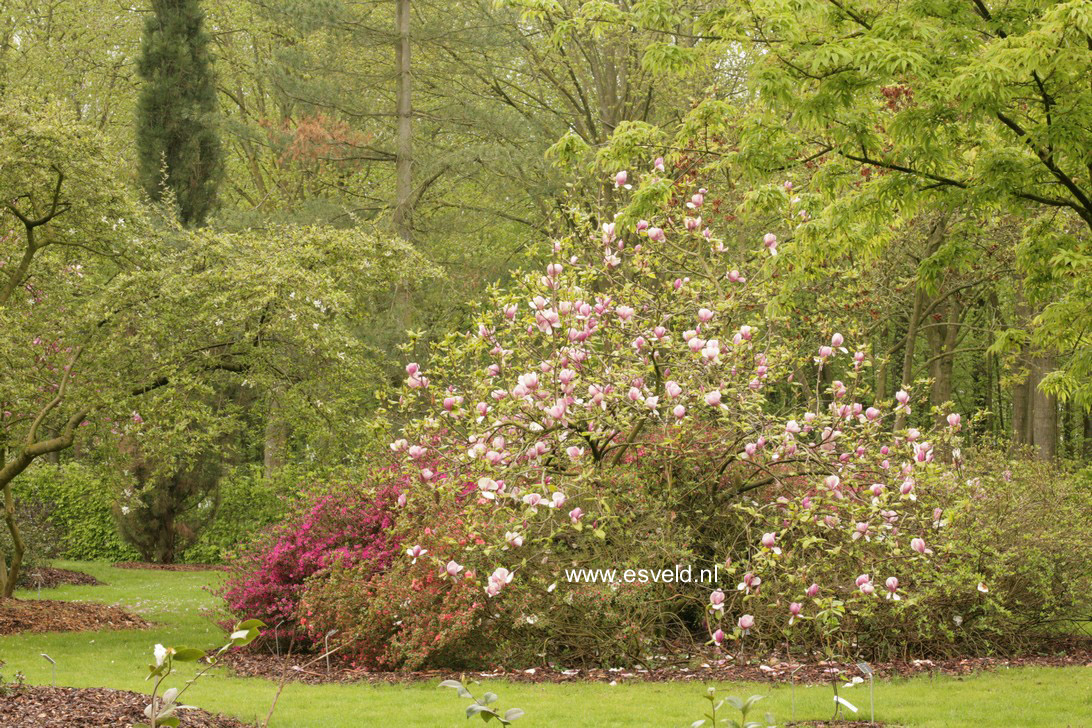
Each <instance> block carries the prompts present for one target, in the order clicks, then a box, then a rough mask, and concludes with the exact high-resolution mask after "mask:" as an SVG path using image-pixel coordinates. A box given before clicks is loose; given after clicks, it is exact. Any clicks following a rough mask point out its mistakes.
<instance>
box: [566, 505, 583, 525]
mask: <svg viewBox="0 0 1092 728" xmlns="http://www.w3.org/2000/svg"><path fill="white" fill-rule="evenodd" d="M583 517H584V509H583V508H581V507H580V506H577V507H576V508H573V509H572V510H571V511H569V520H570V521H572V522H573V523H580V519H581V518H583Z"/></svg>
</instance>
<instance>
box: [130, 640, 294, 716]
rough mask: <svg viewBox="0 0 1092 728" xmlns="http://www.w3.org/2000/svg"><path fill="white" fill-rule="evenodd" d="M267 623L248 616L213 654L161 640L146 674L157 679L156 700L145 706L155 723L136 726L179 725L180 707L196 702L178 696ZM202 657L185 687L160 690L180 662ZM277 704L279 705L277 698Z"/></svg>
mask: <svg viewBox="0 0 1092 728" xmlns="http://www.w3.org/2000/svg"><path fill="white" fill-rule="evenodd" d="M265 626H266V625H265V623H264V622H262V621H261V620H259V619H248V620H245V621H243V622H239V623H238V624H236V625H235V627H234V628H233V629H232V630H231V632H230V633H229V635H228V639H227V642H226V643H225V644H224V645H223V646H221V647H220V648H219V649H218V650H216V651H215V652H212V653H211V654H210V653H206V652H205V651H204V650H200V649H197V648H196V647H164V646H163V645H160V644H157V645H156V646H155V649H153V650H152V654H153V656H154V657H155V664H154V665H148V676H147V677H146V678H144V679H145V680H153V679H154V680H155V686H154V687H153V688H152V695H151V698H152V700H151V702H150V703H149V704H148V705H147V706H146V707H145V708H144V715H145V717H146V718H148V720H150V721H151V724H150V725H149V724H147V723H137V724H136V726H134V728H162V727H164V726H165V727H167V728H177V726H178V725H180V724H181V720H180V719H179V717H178V711H179V710H184V709H186V708H192V707H194V706H192V705H181V704H179V702H178V699H179V698H180V697H182V695H183V694H184V693H185V692H186V691H187V690H189V689H190V688H191V687H192V686H193V684H194V683H195V682H196V681H197V680H199V679H200V678H202V677H204V676H205V674H206V673H207V672H208V671H209V670H211V669H213V668H214V667H216V666H217V665H218V664H219V660H220V658H221V657H223V655H224V653H226V652H227V651H228V650H230V649H233V648H240V647H246V646H247V645H249V644H250V643H251V642H253V641H254V640H256V639H258V637H260V636H261V630H262V629H263V628H264V627H265ZM202 660H204V662H205V664H204V666H203V667H201V669H200V670H198V671H197V674H195V675H194V676H193V677H192V678H190V679H189V680H187V681H186V685H185V687H183V688H182V689H181V690H179V689H178V688H168V689H166V690H164V691H163V693H162V695H160V694H159V688H160V687H161V686H162V685H163V681H164V680H166V679H167V678H168V677H170V676H171V674H172V673H173V672H174V666H175V663H176V662H200V661H202ZM274 705H276V702H275V701H274Z"/></svg>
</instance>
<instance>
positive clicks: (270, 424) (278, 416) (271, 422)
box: [262, 392, 288, 480]
mask: <svg viewBox="0 0 1092 728" xmlns="http://www.w3.org/2000/svg"><path fill="white" fill-rule="evenodd" d="M277 395H278V393H277V392H273V393H272V396H271V397H270V399H269V410H268V412H267V413H266V420H265V446H264V449H263V453H262V474H263V476H264V477H265V479H266V480H269V479H270V478H272V477H273V475H274V474H276V472H277V471H278V470H280V469H281V468H282V467H283V466H284V451H285V448H286V447H287V445H288V423H287V422H285V421H284V417H283V416H282V413H281V404H280V399H279V398H278V396H277Z"/></svg>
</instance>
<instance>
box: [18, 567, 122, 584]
mask: <svg viewBox="0 0 1092 728" xmlns="http://www.w3.org/2000/svg"><path fill="white" fill-rule="evenodd" d="M62 584H71V585H74V586H99V585H100V584H102V582H101V581H99V580H98V579H96V578H95V577H93V576H91V575H90V574H85V573H83V572H82V571H72V570H71V569H55V568H53V567H51V566H39V567H36V568H33V569H27V570H25V571H24V572H23V573H22V574H20V575H19V586H21V587H23V588H24V589H37V588H39V587H40V588H42V589H52V588H54V587H58V586H61V585H62Z"/></svg>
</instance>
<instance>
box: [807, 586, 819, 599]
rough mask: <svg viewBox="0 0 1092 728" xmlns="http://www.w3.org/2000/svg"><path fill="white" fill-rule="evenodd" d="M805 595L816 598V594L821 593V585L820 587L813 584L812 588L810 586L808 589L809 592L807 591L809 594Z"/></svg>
mask: <svg viewBox="0 0 1092 728" xmlns="http://www.w3.org/2000/svg"><path fill="white" fill-rule="evenodd" d="M805 593H806V594H807V595H808V596H809V597H814V596H815V595H816V594H818V593H819V585H818V584H814V583H813V584H812V585H811V586H809V587H808V590H807V592H805Z"/></svg>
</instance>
